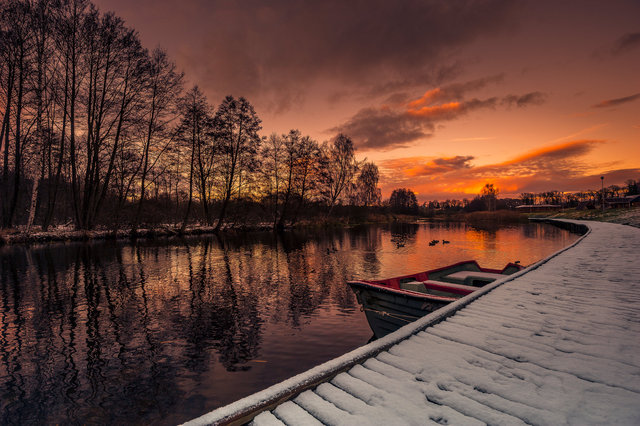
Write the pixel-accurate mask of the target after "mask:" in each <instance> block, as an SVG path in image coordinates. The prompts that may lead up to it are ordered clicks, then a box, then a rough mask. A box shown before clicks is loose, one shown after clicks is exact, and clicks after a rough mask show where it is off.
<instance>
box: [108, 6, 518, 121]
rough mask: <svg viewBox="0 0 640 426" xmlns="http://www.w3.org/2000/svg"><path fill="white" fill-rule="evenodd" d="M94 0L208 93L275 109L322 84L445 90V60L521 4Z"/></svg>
mask: <svg viewBox="0 0 640 426" xmlns="http://www.w3.org/2000/svg"><path fill="white" fill-rule="evenodd" d="M97 3H98V4H99V5H100V6H101V8H102V9H107V10H109V9H114V10H116V12H117V13H118V14H123V15H124V17H125V19H129V20H131V21H133V22H130V24H131V25H134V26H135V27H136V28H137V29H138V30H140V32H141V35H142V36H143V39H144V38H145V34H155V35H156V37H155V39H153V40H152V45H153V44H156V43H158V42H160V43H161V44H170V46H167V48H168V49H169V51H170V52H175V53H174V54H175V55H176V61H177V62H178V64H179V65H180V66H182V67H183V68H184V69H185V70H187V71H188V77H189V78H190V79H192V80H193V81H194V82H197V83H198V84H199V85H200V86H202V87H203V88H204V89H205V91H206V92H207V93H215V94H216V95H217V96H223V95H225V94H229V93H231V94H234V95H236V96H240V95H244V96H247V97H249V99H252V98H253V97H254V96H259V95H263V96H264V97H265V98H267V99H272V100H273V103H274V104H273V105H272V107H273V108H276V109H277V108H281V109H286V108H287V107H288V106H289V105H291V104H292V103H293V102H295V101H296V99H299V97H300V96H301V95H302V94H304V93H305V92H306V90H307V89H308V87H309V85H310V84H314V83H318V82H319V83H320V84H325V85H327V87H328V91H330V90H333V88H334V86H335V85H336V84H337V85H345V86H347V85H348V86H350V87H351V88H357V87H360V88H362V90H363V91H373V92H375V93H382V92H385V91H386V92H387V93H391V92H392V91H398V90H399V89H400V88H402V87H407V86H410V85H415V84H421V83H425V82H426V81H428V82H430V83H433V82H434V81H435V82H436V84H439V83H440V82H439V81H438V80H439V79H443V78H448V77H449V76H450V75H451V74H452V73H454V72H455V71H454V69H453V68H455V65H451V66H446V65H443V64H445V63H446V60H443V56H447V55H448V54H450V52H451V51H452V50H453V49H456V48H458V47H461V46H463V45H465V44H467V43H470V42H471V41H474V40H477V39H479V38H481V37H484V36H488V35H496V34H500V33H502V32H504V30H505V28H511V26H512V25H513V22H514V19H513V17H514V14H515V13H516V12H517V10H519V9H520V8H521V6H520V5H519V4H518V3H517V2H513V1H508V0H466V1H458V2H455V3H450V2H443V1H436V0H431V1H429V0H405V1H394V2H391V1H387V0H367V1H364V0H361V1H343V0H325V1H313V2H309V1H290V0H271V1H268V2H265V1H262V0H246V1H242V2H238V1H235V0H223V1H215V2H212V1H205V0H194V1H191V2H184V1H178V0H172V1H160V2H158V1H155V0H139V1H136V2H135V4H133V3H129V2H128V0H127V1H125V0H97ZM157 34H162V37H160V40H158V36H157ZM149 37H150V36H149ZM445 59H446V58H445ZM451 67H453V68H451ZM434 70H435V71H434ZM381 82H382V83H381ZM329 83H331V84H330V85H329ZM378 85H380V87H377V86H378Z"/></svg>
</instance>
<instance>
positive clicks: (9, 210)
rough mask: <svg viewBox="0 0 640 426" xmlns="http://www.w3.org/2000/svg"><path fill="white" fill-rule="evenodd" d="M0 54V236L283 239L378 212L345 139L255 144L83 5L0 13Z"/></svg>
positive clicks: (240, 116) (240, 124)
mask: <svg viewBox="0 0 640 426" xmlns="http://www.w3.org/2000/svg"><path fill="white" fill-rule="evenodd" d="M0 55H1V58H0V113H1V114H2V131H1V132H0V141H2V158H1V159H0V164H1V167H2V175H1V176H0V180H1V182H0V183H1V189H0V203H1V206H0V214H1V225H2V227H3V228H11V227H14V226H16V225H26V229H27V231H28V230H29V229H30V228H31V227H32V226H34V225H39V226H41V228H42V229H43V230H45V231H46V230H47V229H48V228H49V227H50V226H51V225H52V224H72V225H74V226H75V227H76V228H78V229H92V228H94V227H95V226H98V225H101V226H109V227H114V228H118V227H131V228H132V229H133V230H134V231H135V230H136V229H137V228H138V227H139V226H142V225H145V226H148V225H152V226H153V225H157V224H162V223H173V224H181V226H182V229H184V227H185V226H186V225H187V224H188V223H190V222H194V221H196V222H198V223H201V224H206V225H209V226H213V225H214V224H215V226H216V229H220V228H221V227H222V226H223V225H225V224H226V223H228V222H231V223H232V224H235V223H252V222H265V221H269V222H271V223H273V226H274V227H275V228H283V227H285V226H288V225H291V224H294V223H296V221H298V220H299V218H300V216H301V215H302V214H305V215H309V214H322V215H325V216H328V215H330V214H331V213H332V211H333V210H334V208H335V206H336V205H339V204H347V205H356V206H371V205H377V204H379V203H380V190H379V189H378V188H377V184H378V178H379V172H378V168H377V166H376V165H375V164H373V163H366V162H358V161H356V158H355V152H354V151H355V150H354V146H353V143H352V141H351V139H350V138H349V137H347V136H345V135H338V136H337V137H335V138H334V139H333V140H332V141H331V142H325V143H322V144H320V143H318V142H316V141H314V140H312V139H311V138H310V137H308V136H304V135H302V134H301V133H300V132H299V131H298V130H291V131H290V132H289V133H288V134H284V135H276V134H273V135H270V136H268V137H261V136H259V131H260V130H261V120H260V119H259V117H258V115H257V114H256V112H255V111H254V108H253V106H252V105H251V104H250V103H249V102H248V101H247V100H246V99H244V98H242V97H241V98H235V97H233V96H227V97H226V98H225V99H224V100H222V102H221V103H220V104H219V105H218V106H217V107H213V106H212V105H210V104H209V103H208V101H207V99H206V97H205V96H204V94H203V93H202V92H201V91H200V90H199V89H198V87H197V86H196V87H193V88H192V89H190V90H188V91H186V92H185V91H184V90H183V74H182V73H181V72H179V71H178V70H177V69H176V66H175V64H174V63H173V62H172V61H171V60H170V58H169V57H168V56H167V54H166V52H165V51H164V50H162V49H160V48H156V49H154V50H153V51H148V50H147V49H145V48H144V47H143V46H142V45H141V42H140V39H139V37H138V34H137V33H136V32H135V30H133V29H131V28H127V27H126V26H125V25H124V23H123V21H122V19H121V18H119V17H118V16H116V15H114V14H113V13H106V14H105V13H100V12H99V11H98V10H97V9H96V7H95V6H94V5H93V4H92V3H90V2H89V1H85V0H62V1H59V2H52V1H47V0H35V1H25V0H9V1H4V2H2V3H1V4H0ZM310 207H313V208H310ZM314 212H315V213H314Z"/></svg>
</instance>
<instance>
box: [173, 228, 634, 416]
mask: <svg viewBox="0 0 640 426" xmlns="http://www.w3.org/2000/svg"><path fill="white" fill-rule="evenodd" d="M541 221H544V222H547V223H550V224H552V225H557V226H560V227H570V228H573V230H574V231H576V230H580V229H581V230H583V231H584V234H583V235H582V236H581V237H580V238H579V239H578V240H576V241H574V242H573V243H572V244H570V245H569V246H567V247H564V248H563V249H560V250H558V251H557V252H555V253H553V254H551V255H550V256H548V257H546V258H544V259H542V260H540V261H538V262H536V263H534V264H532V265H529V266H528V267H526V268H525V269H523V270H522V271H519V272H516V273H515V274H512V275H508V276H506V277H505V278H502V279H499V280H496V281H494V282H493V283H491V284H489V285H486V286H484V287H482V288H481V289H480V290H477V291H475V292H473V293H471V294H469V295H467V296H465V297H463V298H461V299H459V300H457V301H456V302H453V303H450V304H448V305H446V306H445V307H443V308H441V309H438V310H437V311H435V312H432V313H430V314H428V315H426V316H424V317H422V318H420V319H418V320H416V321H414V322H412V323H409V324H407V325H405V326H404V327H402V328H400V329H398V330H397V331H395V332H393V333H390V334H388V335H387V336H385V337H383V338H381V339H378V340H376V341H374V342H371V343H368V344H366V345H364V346H361V347H359V348H357V349H354V350H353V351H351V352H347V353H346V354H344V355H341V356H339V357H337V358H334V359H332V360H329V361H327V362H325V363H323V364H320V365H318V366H316V367H313V368H312V369H310V370H307V371H305V372H303V373H300V374H298V375H296V376H293V377H291V378H289V379H286V380H284V381H282V382H280V383H277V384H275V385H272V386H270V387H268V388H266V389H264V390H262V391H258V392H256V393H254V394H252V395H249V396H246V397H244V398H242V399H239V400H238V401H235V402H232V403H231V404H228V405H225V406H223V407H220V408H217V409H215V410H213V411H210V412H209V413H206V414H204V415H202V416H200V417H197V418H195V419H193V420H190V421H188V422H186V423H184V425H188V426H197V425H210V424H225V423H230V422H234V423H235V422H238V423H244V422H248V421H250V420H251V419H252V418H253V417H255V416H256V415H258V414H259V413H260V412H262V411H266V410H269V409H272V408H274V407H275V406H277V405H279V404H281V403H283V402H285V401H287V400H289V399H292V398H293V397H295V396H296V395H298V394H299V393H301V392H303V391H305V390H307V389H310V388H313V387H315V386H317V385H318V384H320V383H321V382H323V381H326V380H328V379H330V378H332V377H334V376H336V375H338V374H339V373H341V372H343V371H346V370H348V369H349V368H351V367H353V366H354V365H356V364H360V363H362V362H364V361H365V360H366V359H367V358H370V357H372V356H375V355H377V354H379V353H380V352H383V351H385V350H387V349H389V348H390V347H392V346H393V345H395V344H397V343H399V342H401V341H403V340H405V339H407V338H408V337H411V336H412V335H414V334H416V333H418V332H420V331H422V330H424V329H425V328H427V327H430V326H432V325H435V324H437V323H439V322H441V321H444V320H445V319H446V318H448V317H450V316H451V315H453V314H455V313H456V312H457V311H458V310H460V309H462V308H463V307H465V306H467V305H468V304H469V303H471V302H473V301H474V300H476V299H478V298H479V297H481V296H483V295H485V294H487V293H489V292H490V291H492V290H494V289H495V288H497V287H500V286H501V285H503V284H504V283H507V282H510V281H513V280H515V279H517V278H518V277H521V276H522V275H524V274H527V273H528V272H530V271H533V270H534V269H537V268H539V267H540V266H542V265H544V264H545V263H547V262H548V261H549V260H551V259H553V258H554V257H556V256H558V255H560V254H561V253H564V252H566V251H567V250H570V249H571V248H573V247H575V246H576V245H578V244H580V242H582V240H583V239H585V238H586V237H587V236H588V235H589V234H590V233H591V227H592V226H593V225H595V224H596V223H597V222H595V223H594V222H588V221H576V220H568V219H542V220H541ZM620 226H623V225H620Z"/></svg>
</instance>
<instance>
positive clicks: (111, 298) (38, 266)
mask: <svg viewBox="0 0 640 426" xmlns="http://www.w3.org/2000/svg"><path fill="white" fill-rule="evenodd" d="M577 238H578V236H577V235H574V234H570V233H568V232H567V231H565V230H562V229H559V228H556V227H553V226H550V225H545V224H525V225H518V226H511V227H504V228H493V229H484V230H483V229H477V228H474V227H471V226H469V225H465V224H460V223H422V224H397V225H389V226H371V227H362V228H354V229H346V230H338V231H331V232H327V231H323V232H322V233H303V232H295V233H286V234H284V235H279V236H276V235H273V234H271V233H251V234H244V235H241V236H237V237H228V236H227V237H225V238H224V239H222V238H217V237H215V236H207V237H193V238H184V239H178V238H175V239H156V240H148V241H138V242H136V243H134V244H131V243H124V242H115V241H103V242H96V243H90V244H86V243H66V244H63V243H58V244H46V245H32V246H30V247H28V248H27V247H0V303H1V305H0V424H20V425H24V424H42V423H64V424H68V423H99V424H105V423H110V424H148V423H154V424H175V423H179V422H183V421H186V420H189V419H191V418H193V417H197V416H199V415H201V414H204V413H205V412H207V411H210V410H212V409H214V408H216V407H219V406H221V405H224V404H227V403H229V402H232V401H234V400H236V399H238V398H241V397H243V396H246V395H249V394H251V393H253V392H255V391H258V390H261V389H263V388H265V387H267V386H269V385H272V384H274V383H277V382H279V381H281V380H283V379H286V378H288V377H291V376H292V375H294V374H297V373H300V372H302V371H305V370H307V369H309V368H311V367H313V366H315V365H317V364H320V363H322V362H324V361H327V360H329V359H331V358H334V357H336V356H339V355H342V354H344V353H345V352H348V351H349V350H352V349H355V348H357V347H359V346H361V345H363V344H365V343H367V341H368V340H369V339H370V338H371V337H372V332H371V330H370V329H369V326H368V325H367V322H366V319H365V316H364V313H363V312H361V311H360V309H359V306H358V304H357V302H356V300H355V297H354V295H353V294H352V293H351V291H350V290H349V288H348V287H347V286H346V285H345V281H346V280H348V279H352V278H385V277H389V276H394V275H401V274H408V273H412V272H417V271H422V270H426V269H432V268H436V267H440V266H444V265H447V264H451V263H455V262H458V261H462V260H471V259H475V260H477V261H478V263H479V264H480V265H481V266H483V267H489V268H502V267H503V266H504V265H505V264H506V263H508V262H512V261H516V260H519V261H520V262H521V263H522V264H523V265H528V264H531V263H533V262H535V261H537V260H539V259H542V258H544V257H546V256H548V255H550V254H551V253H553V252H555V251H557V250H559V249H561V248H563V247H565V246H567V245H569V244H570V243H571V242H573V241H575V240H576V239H577ZM434 239H437V240H443V239H446V240H448V241H450V243H449V244H442V243H441V242H440V243H438V244H436V245H434V246H429V241H431V240H434Z"/></svg>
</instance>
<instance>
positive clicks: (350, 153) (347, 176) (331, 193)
mask: <svg viewBox="0 0 640 426" xmlns="http://www.w3.org/2000/svg"><path fill="white" fill-rule="evenodd" d="M325 156H326V163H327V167H326V169H325V176H324V182H323V183H324V196H325V199H326V201H327V204H328V205H329V211H328V213H327V216H330V215H331V212H332V211H333V208H334V206H335V205H336V203H337V202H338V200H339V199H340V196H341V195H342V194H343V193H344V192H345V190H347V189H348V188H350V186H351V185H352V184H353V179H354V176H355V175H356V173H357V171H358V162H357V161H356V158H355V148H354V147H353V141H352V140H351V139H350V138H349V137H348V136H345V135H343V134H342V133H341V134H339V135H338V136H336V137H335V139H334V140H333V144H332V145H331V146H329V147H325Z"/></svg>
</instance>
